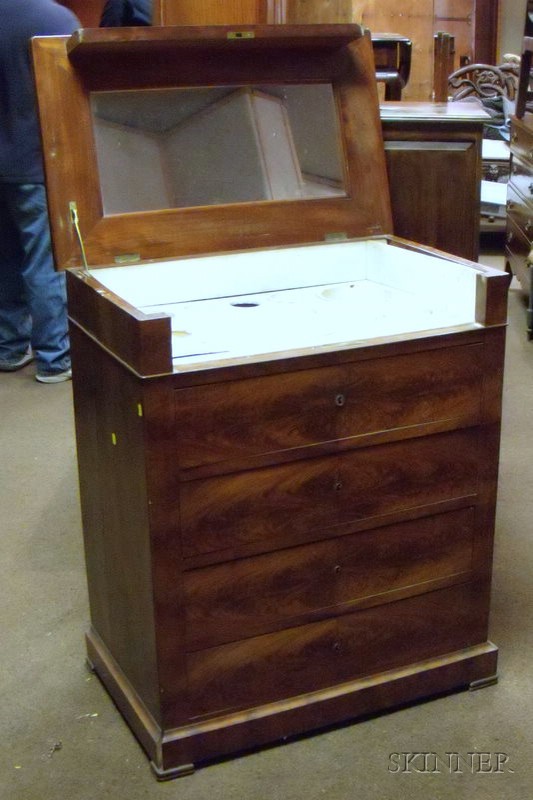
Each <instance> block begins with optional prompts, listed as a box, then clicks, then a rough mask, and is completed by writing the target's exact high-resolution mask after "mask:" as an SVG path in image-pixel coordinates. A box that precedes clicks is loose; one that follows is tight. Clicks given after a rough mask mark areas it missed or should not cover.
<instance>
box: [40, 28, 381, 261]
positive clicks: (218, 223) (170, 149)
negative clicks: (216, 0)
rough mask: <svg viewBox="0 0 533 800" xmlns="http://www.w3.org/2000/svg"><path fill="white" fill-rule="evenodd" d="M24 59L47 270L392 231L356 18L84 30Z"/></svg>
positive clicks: (43, 40) (368, 62) (372, 90)
mask: <svg viewBox="0 0 533 800" xmlns="http://www.w3.org/2000/svg"><path fill="white" fill-rule="evenodd" d="M33 56H34V63H35V72H36V85H37V95H38V103H39V110H40V116H41V125H42V136H43V146H44V157H45V168H46V176H47V188H48V198H49V207H50V220H51V227H52V237H53V246H54V255H55V260H56V263H57V266H58V268H66V267H75V266H79V265H80V264H82V252H83V248H84V251H85V257H86V261H87V263H88V264H89V266H90V267H94V266H99V265H110V264H114V263H116V264H120V263H131V262H132V261H136V260H141V261H146V260H151V259H164V258H173V257H179V256H184V255H192V254H201V253H213V252H221V251H233V250H242V249H248V248H257V247H272V246H281V245H291V244H297V243H307V242H318V241H322V240H324V239H328V238H331V237H334V236H335V235H337V234H342V235H345V236H346V237H348V238H351V237H367V236H372V235H376V234H386V233H390V232H391V218H390V207H389V197H388V189H387V178H386V167H385V160H384V153H383V146H382V138H381V127H380V119H379V106H378V97H377V91H376V85H375V76H374V64H373V55H372V46H371V41H370V38H369V36H367V35H365V34H364V32H363V31H362V29H361V28H360V27H359V26H358V25H313V26H288V25H278V26H244V27H243V28H241V29H239V30H238V31H236V30H235V28H229V27H226V26H217V27H201V28H200V27H186V28H185V27H183V28H129V29H128V28H126V29H124V28H123V29H108V30H100V29H94V30H93V29H88V30H80V31H78V32H76V33H75V34H73V35H72V36H71V37H37V38H36V39H34V40H33ZM82 243H83V247H82Z"/></svg>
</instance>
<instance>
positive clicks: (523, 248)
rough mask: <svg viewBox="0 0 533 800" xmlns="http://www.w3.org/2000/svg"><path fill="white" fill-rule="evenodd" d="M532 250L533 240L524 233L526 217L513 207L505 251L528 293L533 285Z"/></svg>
mask: <svg viewBox="0 0 533 800" xmlns="http://www.w3.org/2000/svg"><path fill="white" fill-rule="evenodd" d="M531 250H532V247H531V241H530V240H529V238H528V237H527V236H526V234H525V233H524V217H523V216H522V215H520V213H519V210H518V209H517V208H513V209H512V210H511V211H510V213H509V216H508V217H507V236H506V241H505V252H506V256H507V259H508V261H509V264H510V266H511V271H512V273H513V275H515V276H516V277H517V278H518V280H519V281H520V284H521V286H522V289H523V291H525V292H527V293H528V294H529V291H530V287H531V267H530V261H529V259H530V253H531Z"/></svg>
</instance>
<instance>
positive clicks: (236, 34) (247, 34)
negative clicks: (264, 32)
mask: <svg viewBox="0 0 533 800" xmlns="http://www.w3.org/2000/svg"><path fill="white" fill-rule="evenodd" d="M227 38H228V39H255V32H254V31H229V32H228V35H227Z"/></svg>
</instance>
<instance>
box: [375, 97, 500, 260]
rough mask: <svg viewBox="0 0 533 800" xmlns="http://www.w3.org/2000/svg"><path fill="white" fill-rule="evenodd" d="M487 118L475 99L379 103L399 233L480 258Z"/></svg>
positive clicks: (393, 210)
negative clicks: (481, 184)
mask: <svg viewBox="0 0 533 800" xmlns="http://www.w3.org/2000/svg"><path fill="white" fill-rule="evenodd" d="M487 119H489V117H488V114H486V112H484V111H483V110H482V109H481V108H478V107H476V106H475V104H474V105H472V104H471V103H460V102H459V103H441V104H438V103H408V102H402V103H382V104H381V121H382V127H383V135H384V139H385V154H386V158H387V171H388V175H389V185H390V194H391V206H392V217H393V223H394V232H395V234H396V235H397V236H402V237H404V238H406V239H411V240H412V241H416V242H421V243H423V244H429V245H431V246H432V247H437V248H439V249H442V250H445V251H447V252H449V253H453V254H454V255H457V256H462V257H463V258H469V259H472V260H476V259H477V256H478V252H479V220H480V183H481V174H482V173H481V163H482V162H481V142H482V135H483V124H484V123H485V122H486V121H487Z"/></svg>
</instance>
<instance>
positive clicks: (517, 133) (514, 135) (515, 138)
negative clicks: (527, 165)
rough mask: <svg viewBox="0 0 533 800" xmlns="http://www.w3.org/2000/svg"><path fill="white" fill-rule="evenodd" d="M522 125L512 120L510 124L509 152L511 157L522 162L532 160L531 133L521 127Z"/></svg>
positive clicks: (532, 138)
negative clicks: (511, 154)
mask: <svg viewBox="0 0 533 800" xmlns="http://www.w3.org/2000/svg"><path fill="white" fill-rule="evenodd" d="M522 125H523V123H522V122H518V121H517V120H513V121H512V123H511V150H512V153H513V156H519V158H521V159H522V160H523V161H526V162H527V161H532V160H533V136H532V135H531V131H530V130H529V129H527V128H524V127H522Z"/></svg>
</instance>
